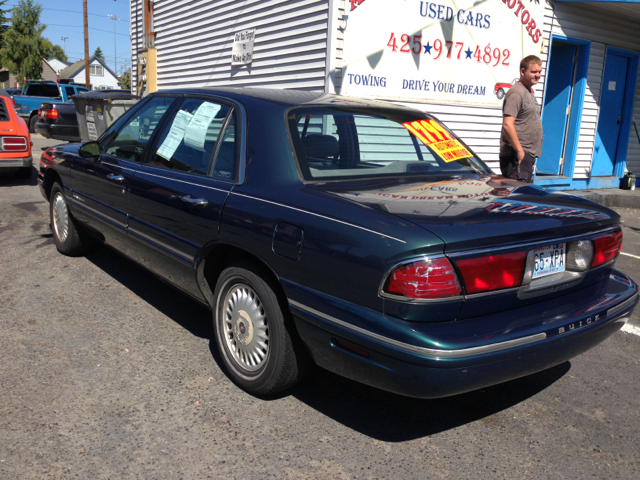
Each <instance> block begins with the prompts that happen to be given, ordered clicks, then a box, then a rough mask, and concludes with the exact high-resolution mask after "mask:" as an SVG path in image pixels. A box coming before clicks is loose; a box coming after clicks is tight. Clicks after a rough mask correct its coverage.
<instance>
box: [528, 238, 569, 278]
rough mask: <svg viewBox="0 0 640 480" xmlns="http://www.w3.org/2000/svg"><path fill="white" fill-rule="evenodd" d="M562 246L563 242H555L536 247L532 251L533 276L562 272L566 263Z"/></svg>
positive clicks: (563, 245)
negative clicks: (546, 245) (533, 260)
mask: <svg viewBox="0 0 640 480" xmlns="http://www.w3.org/2000/svg"><path fill="white" fill-rule="evenodd" d="M564 247H565V244H564V243H557V244H555V245H550V246H548V247H540V248H536V249H535V250H534V251H533V254H534V258H535V265H534V267H533V278H539V277H544V276H546V275H551V274H552V273H558V272H564V269H565V264H566V262H565V248H564Z"/></svg>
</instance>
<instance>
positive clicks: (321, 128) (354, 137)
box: [288, 107, 491, 181]
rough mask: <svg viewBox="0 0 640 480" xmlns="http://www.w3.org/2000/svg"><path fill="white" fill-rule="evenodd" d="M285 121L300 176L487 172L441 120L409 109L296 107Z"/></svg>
mask: <svg viewBox="0 0 640 480" xmlns="http://www.w3.org/2000/svg"><path fill="white" fill-rule="evenodd" d="M288 120H289V131H290V134H291V137H292V139H293V144H294V147H295V151H296V156H297V159H298V162H299V165H300V170H301V171H302V174H303V176H304V177H305V179H306V180H317V179H321V180H323V181H324V180H338V179H340V180H342V179H345V178H367V177H380V176H411V175H425V174H427V175H431V174H434V175H437V174H464V173H490V172H491V170H490V169H489V168H488V167H487V166H486V165H485V164H484V163H482V161H481V160H480V159H478V158H477V157H475V156H474V155H473V153H471V152H470V151H469V150H468V149H467V148H466V147H465V146H464V144H462V143H461V142H460V140H459V139H458V138H457V137H456V136H455V135H454V134H453V133H452V132H451V131H450V130H448V129H447V128H446V127H444V126H443V125H442V124H441V123H439V122H437V121H436V120H434V119H433V118H429V117H427V116H416V115H415V114H413V113H412V112H409V111H403V110H400V109H398V110H394V109H372V108H357V107H356V108H339V107H338V108H336V107H332V108H299V109H294V110H292V111H290V112H289V114H288Z"/></svg>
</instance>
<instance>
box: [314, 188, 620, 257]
mask: <svg viewBox="0 0 640 480" xmlns="http://www.w3.org/2000/svg"><path fill="white" fill-rule="evenodd" d="M314 188H317V189H320V190H323V191H326V192H330V193H333V194H335V195H339V196H341V197H343V198H347V199H350V200H352V201H354V202H358V203H361V204H365V205H368V206H370V207H373V208H377V209H380V210H383V211H386V212H389V213H391V214H394V215H397V216H399V217H401V218H403V219H405V220H407V221H411V222H412V223H414V224H416V225H419V226H421V227H423V228H425V229H427V230H429V231H430V232H432V233H434V234H436V235H438V236H439V237H440V238H441V239H442V240H443V241H444V242H445V243H446V252H447V253H455V252H459V251H466V250H472V249H473V250H476V249H481V248H492V247H496V246H517V245H520V244H525V243H526V244H529V243H535V242H539V241H546V240H551V239H554V238H560V237H566V236H573V235H580V234H583V233H587V232H593V231H596V230H598V229H604V228H606V227H608V226H612V225H615V224H617V223H618V222H619V215H618V214H617V213H616V212H614V211H612V210H610V209H608V208H606V207H604V206H602V205H599V204H596V203H594V202H591V201H588V200H586V199H583V198H580V197H576V196H572V195H567V194H564V193H560V192H547V191H545V190H544V189H542V188H540V187H538V186H534V185H527V184H524V183H521V182H516V181H514V180H509V179H505V178H503V177H499V176H465V177H458V178H451V177H448V178H442V177H439V178H433V179H424V178H423V179H418V180H416V179H410V181H408V179H405V180H400V181H399V180H397V179H393V180H388V179H387V180H377V181H371V180H368V181H362V182H354V181H352V182H349V183H348V184H346V183H343V182H335V183H326V184H321V185H315V186H314Z"/></svg>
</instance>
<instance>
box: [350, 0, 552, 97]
mask: <svg viewBox="0 0 640 480" xmlns="http://www.w3.org/2000/svg"><path fill="white" fill-rule="evenodd" d="M544 4H545V2H540V1H539V0H458V1H456V0H441V1H439V2H424V1H417V0H405V1H388V0H348V1H347V2H346V5H347V12H348V15H349V17H348V19H347V20H346V21H345V20H342V21H341V24H343V27H344V62H343V76H342V90H341V93H342V94H343V95H353V96H367V97H371V96H373V97H379V98H385V99H398V100H405V101H412V100H417V101H425V100H426V101H432V102H438V103H456V104H481V105H491V106H500V105H502V99H503V97H504V95H505V94H506V92H507V91H508V90H509V88H511V86H512V85H513V83H515V81H516V80H517V79H518V78H519V77H520V73H519V65H520V60H521V59H522V58H524V57H526V56H528V55H537V56H540V52H541V51H542V48H543V38H542V25H543V22H544Z"/></svg>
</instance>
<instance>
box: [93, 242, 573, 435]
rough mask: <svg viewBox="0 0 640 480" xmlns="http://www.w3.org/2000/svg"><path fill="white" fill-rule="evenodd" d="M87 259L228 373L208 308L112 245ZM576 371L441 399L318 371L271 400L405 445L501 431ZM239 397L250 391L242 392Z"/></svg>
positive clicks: (559, 369)
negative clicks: (296, 403) (507, 419)
mask: <svg viewBox="0 0 640 480" xmlns="http://www.w3.org/2000/svg"><path fill="white" fill-rule="evenodd" d="M86 258H87V259H88V260H89V261H90V262H91V263H93V264H94V265H96V266H97V267H99V268H100V269H102V270H103V271H104V272H106V273H107V274H109V275H110V276H111V277H112V278H113V279H114V280H116V281H118V282H120V283H121V284H123V285H124V286H126V287H127V288H128V289H130V290H131V291H132V292H133V293H135V294H136V295H138V296H139V297H140V298H142V299H143V300H144V301H146V302H147V303H149V304H150V305H152V306H153V307H154V308H156V309H158V310H159V311H160V312H162V313H163V314H164V315H166V316H167V317H169V318H171V319H172V320H173V321H175V322H176V323H178V324H179V325H181V326H182V327H183V328H185V329H187V330H188V331H189V332H191V333H192V334H193V335H196V336H198V337H200V338H205V339H209V341H210V350H211V354H212V356H213V358H214V360H215V361H216V363H217V364H218V366H219V367H220V369H221V370H223V371H224V368H223V365H222V362H221V359H220V356H219V354H218V352H217V349H216V344H215V343H216V342H215V340H214V338H213V334H214V333H213V328H212V322H211V312H210V311H209V310H208V309H207V308H205V307H203V306H201V305H199V304H198V303H196V302H195V301H193V300H191V299H190V298H188V297H187V296H185V295H184V294H182V293H180V292H178V291H176V290H175V289H174V288H173V287H171V286H169V285H167V284H165V283H163V282H162V281H160V280H159V279H158V278H157V277H155V276H154V275H152V274H150V273H148V272H147V271H146V270H144V269H142V268H141V267H138V266H137V265H135V264H134V263H133V262H131V261H129V260H127V259H126V258H124V257H122V256H120V255H119V254H117V253H115V252H113V251H111V250H109V249H108V248H106V247H102V248H98V249H97V250H96V251H95V252H93V253H91V254H89V255H87V257H86ZM570 368H571V364H570V363H569V362H565V363H563V364H561V365H558V366H556V367H554V368H551V369H548V370H545V371H543V372H540V373H537V374H534V375H530V376H527V377H524V378H521V379H517V380H513V381H510V382H507V383H503V384H500V385H496V386H493V387H490V388H485V389H483V390H478V391H475V392H470V393H466V394H462V395H456V396H453V397H448V398H443V399H437V400H421V399H414V398H408V397H403V396H400V395H396V394H393V393H389V392H385V391H382V390H378V389H376V388H373V387H369V386H367V385H363V384H360V383H357V382H354V381H352V380H349V379H346V378H343V377H340V376H338V375H335V374H333V373H331V372H328V371H326V370H323V369H321V368H314V369H313V370H312V371H311V372H310V373H309V375H308V376H307V378H305V380H304V381H303V382H302V383H301V384H300V385H298V386H296V387H295V388H294V389H293V390H292V391H291V392H285V393H284V394H281V395H278V396H274V397H271V398H268V399H265V401H274V400H278V399H279V398H282V397H284V396H287V395H293V396H294V397H295V398H297V399H298V400H300V401H301V402H303V403H305V404H306V405H308V406H309V407H311V408H313V409H315V410H316V411H318V412H320V413H321V414H323V415H326V416H327V417H329V418H331V419H333V420H335V421H336V422H339V423H341V424H343V425H345V426H347V427H349V428H351V429H353V430H355V431H358V432H360V433H362V434H364V435H367V436H369V437H372V438H375V439H378V440H382V441H387V442H403V441H407V440H412V439H415V438H421V437H426V436H429V435H433V434H436V433H440V432H443V431H446V430H450V429H453V428H456V427H460V426H462V425H465V424H467V423H471V422H475V421H478V420H484V421H485V422H489V423H491V424H492V425H494V426H496V427H498V428H499V427H500V424H501V420H500V419H499V417H493V418H492V416H493V415H495V414H497V413H499V412H502V411H504V410H506V409H508V408H510V407H513V406H514V405H517V404H518V403H520V402H523V401H524V400H527V399H528V398H530V397H532V396H534V395H536V394H537V393H539V392H541V391H542V390H544V389H546V388H547V387H549V386H550V385H552V384H553V383H555V382H556V381H558V380H559V379H560V378H562V377H563V376H564V375H565V374H566V373H567V372H568V371H569V369H570ZM238 395H244V393H242V392H240V391H238Z"/></svg>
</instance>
